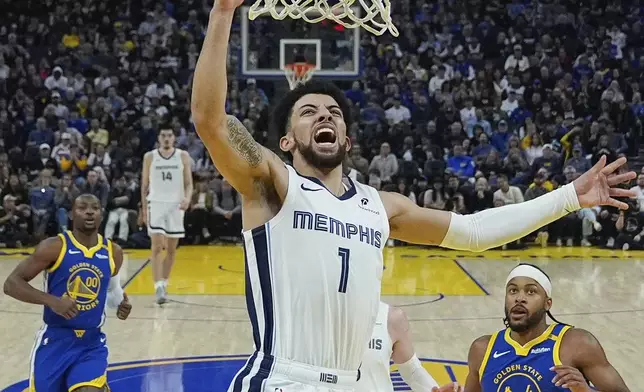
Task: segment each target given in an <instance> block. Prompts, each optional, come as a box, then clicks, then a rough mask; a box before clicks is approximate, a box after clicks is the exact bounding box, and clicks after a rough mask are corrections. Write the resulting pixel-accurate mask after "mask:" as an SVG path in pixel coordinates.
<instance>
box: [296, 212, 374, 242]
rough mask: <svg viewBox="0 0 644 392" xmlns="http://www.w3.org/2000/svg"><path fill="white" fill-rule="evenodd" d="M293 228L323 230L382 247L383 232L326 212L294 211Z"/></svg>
mask: <svg viewBox="0 0 644 392" xmlns="http://www.w3.org/2000/svg"><path fill="white" fill-rule="evenodd" d="M293 229H296V230H298V229H299V230H314V231H322V232H326V233H331V234H335V235H337V236H340V237H342V238H347V239H349V240H351V239H357V240H359V241H360V242H363V243H365V244H368V245H371V246H374V247H376V248H378V249H381V247H382V233H381V232H380V231H378V230H375V229H373V228H371V227H367V226H364V225H355V224H353V223H349V222H346V223H345V222H342V221H340V220H338V219H335V218H333V217H330V216H326V215H324V214H313V213H311V212H307V211H297V210H296V211H293Z"/></svg>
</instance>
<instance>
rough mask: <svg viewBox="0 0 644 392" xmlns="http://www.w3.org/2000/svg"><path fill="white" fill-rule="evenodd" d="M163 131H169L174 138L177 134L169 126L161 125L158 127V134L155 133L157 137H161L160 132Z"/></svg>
mask: <svg viewBox="0 0 644 392" xmlns="http://www.w3.org/2000/svg"><path fill="white" fill-rule="evenodd" d="M163 131H170V132H172V134H173V135H174V136H175V137H176V136H177V133H176V132H175V131H174V128H173V127H172V125H170V124H163V125H161V126H160V127H159V132H157V136H160V135H161V132H163Z"/></svg>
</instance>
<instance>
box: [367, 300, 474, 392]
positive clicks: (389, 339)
mask: <svg viewBox="0 0 644 392" xmlns="http://www.w3.org/2000/svg"><path fill="white" fill-rule="evenodd" d="M390 360H392V361H393V362H394V363H395V364H397V366H398V371H399V372H400V375H401V376H402V379H403V380H404V381H405V382H406V383H407V385H408V386H409V387H410V388H411V390H412V391H414V392H429V391H431V392H461V391H462V388H461V387H460V386H459V385H458V383H451V384H448V385H445V386H443V387H440V388H439V387H438V383H437V382H436V380H434V378H433V377H432V376H431V375H430V374H429V373H428V372H427V370H426V369H425V368H424V367H423V365H422V363H421V362H420V360H419V359H418V357H417V356H416V353H415V352H414V345H413V342H412V340H411V333H410V331H409V320H407V316H406V315H405V312H404V311H403V310H402V309H401V308H397V307H393V306H390V305H388V304H386V303H384V302H381V303H380V308H379V311H378V317H377V318H376V324H375V326H374V328H373V332H372V334H371V340H369V345H368V348H367V351H365V354H364V357H363V359H362V364H361V365H360V379H359V380H358V383H357V385H356V388H355V391H356V392H374V391H377V392H393V391H394V385H393V383H392V382H391V377H390V375H389V367H390V366H389V363H390V362H389V361H390Z"/></svg>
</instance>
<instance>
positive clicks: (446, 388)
mask: <svg viewBox="0 0 644 392" xmlns="http://www.w3.org/2000/svg"><path fill="white" fill-rule="evenodd" d="M432 392H463V387H462V386H460V385H458V383H457V382H452V383H449V384H447V385H443V386H442V387H434V388H432Z"/></svg>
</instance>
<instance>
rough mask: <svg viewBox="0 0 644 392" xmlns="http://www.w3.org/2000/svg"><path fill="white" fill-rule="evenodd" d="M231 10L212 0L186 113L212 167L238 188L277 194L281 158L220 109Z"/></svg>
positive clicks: (284, 176)
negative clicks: (188, 107) (189, 109)
mask: <svg viewBox="0 0 644 392" xmlns="http://www.w3.org/2000/svg"><path fill="white" fill-rule="evenodd" d="M233 16H234V9H233V10H222V9H220V8H219V7H217V2H215V6H214V7H213V9H212V11H211V12H210V20H209V23H208V29H207V31H206V37H205V39H204V43H203V45H202V48H201V54H200V55H199V60H198V61H197V66H196V68H195V73H194V78H193V86H192V99H191V109H192V119H193V121H194V124H195V128H196V130H197V134H199V137H200V138H201V140H202V141H203V142H204V145H205V146H206V148H207V149H208V152H210V156H211V157H212V160H213V162H214V164H215V166H216V167H217V170H219V172H221V174H222V175H223V176H224V177H225V178H226V180H228V182H229V183H230V184H231V185H232V186H233V187H234V188H235V189H236V190H237V191H238V192H239V193H241V194H242V195H243V196H244V197H245V198H246V199H254V200H257V199H262V198H265V197H266V196H265V195H264V193H265V192H266V190H267V189H271V190H275V191H277V194H278V195H279V196H280V198H281V199H282V200H283V199H284V197H285V196H286V189H287V187H288V172H287V170H286V167H284V164H283V163H282V162H281V160H280V159H279V158H278V157H277V156H275V154H273V153H272V152H271V151H270V150H268V149H266V148H264V147H262V146H261V145H260V144H259V143H257V142H256V141H255V140H254V139H253V136H252V135H251V134H250V132H248V130H247V129H246V128H245V127H244V126H243V125H242V124H241V122H240V121H239V120H238V119H237V118H236V117H234V116H227V115H226V111H225V106H226V93H227V90H228V79H227V74H226V66H227V63H226V62H227V61H226V60H227V58H228V41H229V38H230V28H231V25H232V20H233Z"/></svg>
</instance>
